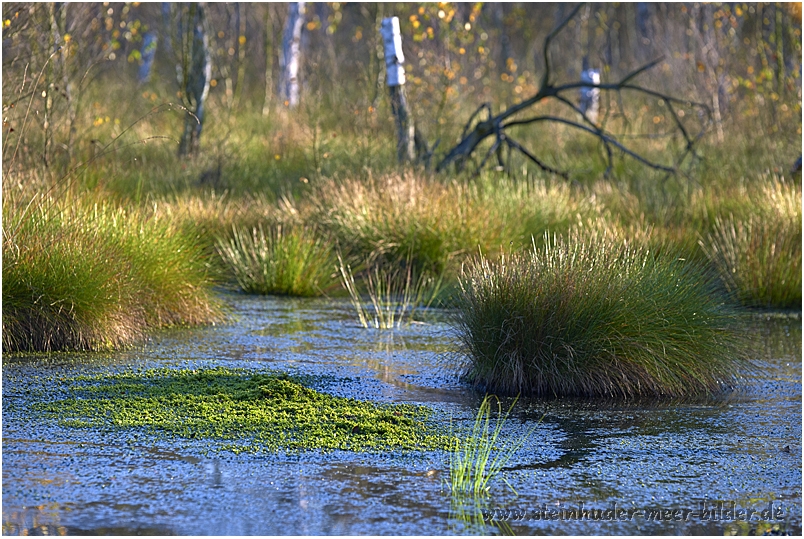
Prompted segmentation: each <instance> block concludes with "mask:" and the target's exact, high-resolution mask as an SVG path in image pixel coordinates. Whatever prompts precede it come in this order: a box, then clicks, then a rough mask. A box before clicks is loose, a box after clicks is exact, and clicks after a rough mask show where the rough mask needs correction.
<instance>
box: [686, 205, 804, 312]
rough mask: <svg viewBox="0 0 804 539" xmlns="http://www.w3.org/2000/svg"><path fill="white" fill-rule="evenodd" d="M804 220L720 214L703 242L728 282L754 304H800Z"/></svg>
mask: <svg viewBox="0 0 804 539" xmlns="http://www.w3.org/2000/svg"><path fill="white" fill-rule="evenodd" d="M801 240H802V236H801V219H799V220H797V221H793V220H789V219H772V220H771V219H766V218H762V217H760V216H752V217H749V218H748V219H746V220H737V219H735V218H734V217H733V216H731V217H729V218H728V219H719V218H718V219H717V220H716V221H715V227H714V230H713V232H711V233H710V234H709V235H708V236H707V239H706V241H702V242H701V246H702V248H703V250H704V252H705V253H706V255H707V257H709V260H710V261H711V262H712V264H713V265H714V266H715V267H716V268H717V270H718V272H719V274H720V277H721V279H722V280H723V283H724V284H725V286H726V287H727V288H728V290H729V291H730V292H731V293H733V294H734V295H735V296H736V297H737V298H738V299H739V300H740V302H741V303H742V304H744V305H747V306H751V307H773V308H781V309H785V308H801Z"/></svg>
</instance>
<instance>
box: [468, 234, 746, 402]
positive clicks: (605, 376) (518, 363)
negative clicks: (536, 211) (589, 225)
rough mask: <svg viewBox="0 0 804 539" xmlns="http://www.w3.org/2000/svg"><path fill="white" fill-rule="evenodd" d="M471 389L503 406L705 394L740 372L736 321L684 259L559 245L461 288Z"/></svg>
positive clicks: (621, 248)
mask: <svg viewBox="0 0 804 539" xmlns="http://www.w3.org/2000/svg"><path fill="white" fill-rule="evenodd" d="M461 283H462V294H461V298H460V309H459V314H458V319H457V328H458V335H459V337H460V340H461V341H462V343H463V345H464V347H465V349H466V352H467V353H468V356H469V360H470V364H469V368H468V370H467V372H466V378H467V379H468V380H469V381H470V382H472V383H474V384H476V385H479V386H482V387H484V388H485V389H486V390H487V391H489V392H495V393H499V394H508V395H516V394H520V393H521V394H523V395H539V396H564V395H574V396H602V397H626V398H628V397H635V396H640V395H649V396H689V395H699V394H709V393H713V392H716V391H718V390H721V389H722V388H724V387H725V386H728V385H729V384H731V383H732V382H733V381H734V380H735V378H736V377H737V376H738V375H739V374H740V370H741V368H743V367H744V366H745V362H744V361H743V360H742V359H741V357H742V355H741V351H740V341H739V338H738V336H737V333H736V332H735V330H734V327H733V324H734V323H735V318H734V315H733V313H732V311H731V310H730V309H729V308H728V307H727V306H726V305H725V304H724V302H723V299H722V297H721V296H720V295H719V294H718V293H717V292H716V289H715V283H714V280H713V278H711V277H710V276H709V275H708V274H707V273H705V272H704V271H702V270H701V269H699V268H698V267H697V266H696V265H694V264H691V263H689V262H688V261H686V260H684V259H683V258H682V257H679V256H678V255H676V254H673V253H672V252H671V251H670V250H664V251H663V252H661V253H659V254H654V253H652V252H651V251H649V250H647V249H645V248H643V247H640V246H633V245H629V244H628V243H627V242H619V241H615V240H612V239H610V238H607V237H605V235H600V236H598V237H595V238H592V239H585V238H583V237H580V236H578V235H574V237H571V238H570V239H569V240H565V239H562V238H560V237H553V238H552V239H551V240H547V241H546V242H545V245H544V246H543V247H541V248H536V247H534V248H533V250H532V251H530V252H521V253H515V254H511V255H505V256H502V257H501V258H500V259H499V260H498V261H491V260H489V259H488V258H486V257H484V256H480V257H477V258H475V259H474V260H472V261H471V262H470V263H468V264H467V267H466V269H465V273H464V275H463V277H462V281H461Z"/></svg>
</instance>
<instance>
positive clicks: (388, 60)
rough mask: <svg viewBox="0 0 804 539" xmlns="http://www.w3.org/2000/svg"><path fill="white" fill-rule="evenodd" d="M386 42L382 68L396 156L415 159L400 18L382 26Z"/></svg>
mask: <svg viewBox="0 0 804 539" xmlns="http://www.w3.org/2000/svg"><path fill="white" fill-rule="evenodd" d="M380 31H381V33H382V40H383V44H384V45H385V70H386V78H385V80H386V83H387V84H388V92H389V94H390V97H391V112H392V113H393V115H394V120H395V121H396V129H397V135H398V140H397V145H396V156H397V159H398V160H399V162H400V163H405V162H407V161H413V160H414V159H415V158H416V153H415V152H416V148H415V131H414V127H413V124H412V122H411V121H410V118H409V115H408V101H407V97H406V95H405V68H404V67H402V64H404V63H405V56H404V54H403V53H402V36H401V35H400V33H399V19H398V18H397V17H388V18H386V19H383V21H382V26H381V30H380Z"/></svg>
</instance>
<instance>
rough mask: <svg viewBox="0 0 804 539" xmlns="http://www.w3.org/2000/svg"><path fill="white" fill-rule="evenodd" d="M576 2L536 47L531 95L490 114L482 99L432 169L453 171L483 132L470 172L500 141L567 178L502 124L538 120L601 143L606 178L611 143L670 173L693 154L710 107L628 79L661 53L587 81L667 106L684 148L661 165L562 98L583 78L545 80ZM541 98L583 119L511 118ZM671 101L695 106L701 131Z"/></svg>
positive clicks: (580, 85)
mask: <svg viewBox="0 0 804 539" xmlns="http://www.w3.org/2000/svg"><path fill="white" fill-rule="evenodd" d="M581 6H582V4H579V5H577V6H575V8H574V9H573V10H572V12H571V13H570V14H569V15H568V16H567V17H566V18H565V19H564V20H563V21H561V22H560V23H559V24H558V25H557V26H556V27H555V29H553V31H551V32H550V33H549V34H548V35H547V37H546V38H545V41H544V48H543V50H542V54H543V57H544V65H545V67H544V74H543V76H542V82H541V87H540V88H539V90H538V91H537V92H536V94H534V95H532V96H531V97H529V98H528V99H526V100H524V101H522V102H521V103H518V104H516V105H513V106H511V107H508V108H507V109H505V110H504V111H502V112H500V113H499V114H497V115H496V116H495V115H493V114H492V110H491V105H490V104H489V103H484V104H483V105H481V106H480V107H479V108H478V109H477V110H476V111H475V112H474V113H472V115H471V116H470V117H469V120H468V121H467V123H466V125H465V126H464V129H463V131H462V133H461V138H460V141H459V142H458V143H457V144H456V145H455V146H454V147H453V148H452V149H451V150H450V151H449V152H447V154H446V155H445V156H444V157H443V158H442V159H441V161H440V162H439V163H438V165H437V166H436V171H441V170H444V169H445V168H446V167H448V166H450V165H452V164H455V165H456V167H457V169H458V170H461V169H463V166H464V163H465V161H466V160H467V159H468V158H469V157H471V155H472V154H473V153H474V152H475V151H476V150H477V148H478V146H479V145H480V144H481V143H483V141H485V140H486V139H487V138H488V137H491V136H494V138H495V141H494V143H493V144H492V146H491V148H490V149H489V150H488V151H487V152H486V155H485V156H484V158H483V160H482V161H481V163H480V166H479V167H478V169H477V171H476V173H477V172H479V171H480V169H481V168H482V167H483V166H485V164H486V163H487V162H488V159H489V157H490V156H491V155H492V154H493V153H494V152H495V151H498V152H499V151H500V149H501V147H502V146H503V145H504V146H507V147H508V148H509V150H516V151H518V152H520V153H521V154H523V155H524V156H525V157H527V158H528V159H529V160H530V161H532V162H533V163H535V164H536V165H537V166H538V167H539V168H541V169H542V170H544V171H546V172H550V173H552V174H556V175H559V176H561V177H564V178H567V177H568V173H567V172H562V171H558V170H556V169H554V168H552V167H550V166H548V165H547V164H545V163H544V162H543V161H542V160H540V159H539V158H538V157H537V156H536V155H534V154H533V152H531V151H529V150H527V149H526V148H525V147H523V146H522V145H521V144H520V143H518V142H516V141H514V140H512V139H511V138H510V136H509V135H508V134H507V133H506V129H508V128H511V127H515V126H522V125H530V124H534V123H538V122H552V123H558V124H563V125H567V126H569V127H572V128H574V129H578V130H581V131H584V132H586V133H589V134H590V135H592V136H594V137H596V138H598V139H599V140H600V141H601V143H602V144H603V147H604V149H605V151H606V171H605V176H606V177H608V175H609V173H610V172H611V170H612V169H613V165H614V156H613V152H612V149H613V148H617V149H618V150H620V151H621V152H623V153H624V154H626V155H628V156H629V157H631V158H633V159H635V160H637V161H638V162H640V163H642V164H643V165H645V166H648V167H650V168H652V169H655V170H660V171H664V172H667V173H668V174H675V173H676V172H678V168H679V167H680V165H681V164H682V163H683V161H684V160H685V159H686V157H687V156H688V155H689V154H691V153H692V154H694V152H695V150H694V146H695V144H696V143H697V142H698V141H699V140H700V139H701V137H702V136H703V134H704V133H705V132H706V129H707V127H708V125H709V123H710V119H711V111H710V109H709V107H708V106H706V105H705V104H703V103H696V102H693V101H690V100H686V99H680V98H676V97H673V96H670V95H667V94H664V93H662V92H659V91H656V90H651V89H649V88H646V87H644V86H640V85H638V84H635V83H633V82H632V81H633V80H634V79H636V78H637V77H638V76H639V75H641V74H643V73H645V72H646V71H648V70H650V69H652V68H653V67H655V66H657V65H659V64H660V63H661V62H662V61H663V58H657V59H655V60H653V61H651V62H649V63H647V64H645V65H642V66H640V67H638V68H637V69H635V70H633V71H631V72H630V73H628V74H626V75H625V76H624V77H622V78H621V79H620V80H619V81H617V82H612V83H603V84H594V85H593V86H594V87H595V88H597V89H599V90H600V91H601V92H617V94H618V95H619V94H620V93H621V92H622V91H623V90H629V91H633V92H637V93H641V94H642V95H645V96H649V97H655V98H659V99H660V100H661V101H662V102H663V103H664V104H665V105H666V106H667V108H668V111H669V114H670V116H671V117H672V119H673V123H674V126H675V131H676V132H677V133H679V134H680V135H681V136H682V137H683V139H684V142H685V148H684V151H683V153H682V154H681V156H679V158H678V159H674V160H673V162H672V164H671V165H665V164H661V163H657V162H654V161H652V160H651V159H648V158H647V157H644V156H642V155H640V154H639V153H637V152H636V151H635V150H633V149H631V148H628V147H627V146H625V145H624V144H623V143H621V142H620V141H618V140H617V138H616V135H614V134H612V133H610V132H609V131H607V130H606V128H605V127H603V126H598V125H596V124H595V122H593V121H592V120H591V119H590V118H589V117H588V116H587V115H586V113H585V112H584V111H583V110H581V109H580V108H579V107H578V106H577V105H576V104H575V103H573V101H571V100H570V99H569V98H568V97H566V96H565V95H563V94H566V93H567V92H570V91H576V90H578V89H581V88H589V87H590V83H589V82H571V83H566V84H561V85H554V84H553V83H552V82H551V80H550V78H551V75H552V70H551V64H550V44H551V43H552V41H553V39H554V38H555V36H556V35H557V34H558V33H559V32H560V31H561V30H562V29H563V28H564V27H565V26H566V25H567V24H568V23H569V21H570V20H571V19H572V18H573V17H574V16H575V15H576V14H577V13H578V11H579V9H580V7H581ZM547 99H555V100H557V101H559V102H561V103H563V104H565V105H567V106H568V107H569V108H570V110H572V111H573V112H574V113H575V114H578V115H579V116H580V117H581V118H582V120H583V123H579V122H577V121H573V120H569V119H567V118H561V117H559V116H551V115H543V116H535V117H532V118H525V119H511V118H512V117H513V116H515V115H517V114H518V113H520V112H522V111H524V110H526V109H529V108H531V107H533V106H534V105H536V104H538V103H540V102H542V101H545V100H547ZM674 106H688V107H697V108H698V109H699V110H700V111H701V112H702V113H703V114H704V115H705V117H706V119H707V121H706V122H704V124H703V125H702V128H701V131H700V132H698V133H697V134H695V135H691V134H690V132H689V131H688V130H687V128H686V127H685V126H684V124H683V122H682V121H681V118H680V117H679V115H678V113H677V112H676V109H675V108H674ZM484 110H485V111H486V112H487V118H486V119H485V120H482V121H476V119H477V118H478V116H479V115H480V113H481V112H482V111H484ZM473 122H475V123H473ZM499 159H500V157H498V160H499Z"/></svg>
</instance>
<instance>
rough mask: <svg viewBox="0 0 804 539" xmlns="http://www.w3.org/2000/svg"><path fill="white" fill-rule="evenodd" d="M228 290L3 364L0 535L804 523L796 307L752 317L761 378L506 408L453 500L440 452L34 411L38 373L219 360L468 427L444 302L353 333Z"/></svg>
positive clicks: (644, 528)
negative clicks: (499, 448)
mask: <svg viewBox="0 0 804 539" xmlns="http://www.w3.org/2000/svg"><path fill="white" fill-rule="evenodd" d="M229 299H230V300H231V302H232V305H233V318H234V321H233V322H232V323H230V324H227V325H223V326H218V327H212V328H203V329H189V330H188V329H183V330H179V331H170V332H164V333H161V334H159V335H156V336H154V337H152V338H151V339H150V340H149V341H148V342H147V343H145V344H143V345H141V346H139V347H137V348H135V349H132V350H127V351H124V352H116V353H108V354H51V355H40V356H30V355H29V356H24V357H19V358H4V359H3V453H2V468H3V533H4V534H43V533H44V534H87V535H89V534H93V535H94V534H126V535H136V534H159V535H175V534H179V535H207V534H211V535H253V534H257V535H284V534H294V535H319V534H338V535H343V534H346V535H364V534H368V535H409V534H415V535H443V534H510V533H513V534H517V535H532V534H557V535H564V534H579V535H598V534H629V535H635V534H675V535H686V534H714V535H723V534H756V533H774V534H793V535H800V534H801V531H802V526H801V521H802V517H801V515H802V511H801V507H802V503H801V502H802V493H801V486H802V471H801V464H802V459H801V454H802V453H801V451H802V447H801V433H802V425H801V399H802V394H801V372H802V371H801V344H802V334H801V317H800V315H793V316H776V315H767V316H755V317H754V318H753V319H752V323H751V328H750V332H751V335H750V337H751V339H750V340H751V342H752V345H753V346H754V347H755V351H753V354H752V355H753V357H754V359H755V362H756V364H757V365H758V367H759V369H758V372H757V373H755V374H752V375H750V377H748V378H747V379H746V380H745V381H744V383H743V385H742V387H740V388H739V389H738V390H736V391H734V392H732V393H729V394H727V395H722V396H718V397H717V398H712V399H709V400H706V401H694V402H692V401H688V402H643V401H636V402H603V401H593V400H573V399H559V400H536V399H532V400H528V399H520V400H519V401H518V402H517V403H516V404H515V406H514V408H513V410H512V412H511V416H510V417H509V419H508V420H507V421H506V423H505V424H504V427H503V430H502V434H501V436H502V439H504V440H513V439H517V438H518V437H522V436H524V435H526V434H529V438H528V440H527V442H526V443H525V445H524V446H523V447H522V449H520V450H519V451H518V452H516V453H515V455H514V456H513V458H512V459H511V460H510V461H509V462H508V463H507V464H506V466H505V468H504V469H503V471H502V472H501V473H500V474H499V476H498V477H496V478H495V479H493V481H492V484H491V490H490V493H489V495H488V496H486V497H482V498H472V497H469V496H463V497H458V496H453V495H451V494H450V488H449V486H448V481H449V473H450V472H449V468H450V465H449V454H448V453H447V452H445V451H443V450H427V451H403V450H394V451H387V450H384V451H373V452H372V451H368V452H352V451H344V450H330V451H319V450H304V451H243V452H233V451H230V450H227V449H225V448H223V449H222V448H220V447H216V446H215V444H210V442H209V440H204V439H201V440H199V439H192V438H185V437H181V436H165V435H159V434H158V433H154V432H151V431H147V430H142V429H139V430H137V429H131V428H122V429H110V428H95V427H81V428H78V427H76V426H71V425H70V424H69V423H66V422H65V421H62V420H60V418H58V417H54V416H52V415H43V414H42V413H41V411H40V410H41V408H42V407H41V405H42V403H43V402H44V403H47V402H54V401H57V400H59V399H61V398H63V395H61V394H60V391H61V389H60V387H61V386H60V385H59V384H58V383H54V382H55V381H59V380H64V379H70V378H71V377H75V376H78V375H89V376H93V375H98V374H106V373H119V372H129V371H132V370H134V371H136V370H138V369H140V370H141V369H152V368H181V369H188V368H189V369H206V368H211V367H220V366H223V367H227V368H243V369H249V370H263V369H264V370H268V369H270V370H278V371H284V372H288V373H291V374H293V375H299V376H310V377H312V378H314V379H318V380H323V382H320V385H319V387H316V389H318V390H319V391H321V392H323V393H327V394H330V395H335V396H342V397H351V398H354V399H358V400H361V401H372V402H376V403H409V404H415V405H421V406H424V407H427V409H428V410H430V411H431V413H430V420H431V421H432V422H434V423H435V425H436V426H437V427H441V428H443V430H444V431H445V432H447V433H455V434H457V435H458V436H459V437H461V436H466V432H467V431H468V430H469V429H471V426H472V424H473V422H474V418H475V415H476V413H477V411H478V407H479V404H480V402H481V400H482V398H483V395H481V394H478V393H477V392H474V391H472V390H470V389H468V388H467V387H466V386H464V385H463V384H461V383H460V381H459V379H458V374H459V372H460V368H461V365H460V364H459V361H460V360H459V357H460V356H458V355H457V354H456V353H455V342H456V339H455V336H454V334H453V333H452V330H451V329H450V326H449V324H448V323H447V322H448V320H447V316H448V313H444V312H442V311H438V310H433V311H429V312H426V313H423V315H422V316H421V317H420V318H421V320H422V323H413V324H410V325H407V326H404V327H402V328H399V329H395V330H393V331H391V330H367V329H363V328H362V327H360V326H359V325H358V324H357V323H356V321H355V319H354V314H353V312H352V311H351V305H350V304H349V303H348V301H345V300H344V301H339V300H325V299H311V300H302V299H280V298H264V297H249V296H241V295H232V296H229ZM316 377H318V378H316Z"/></svg>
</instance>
